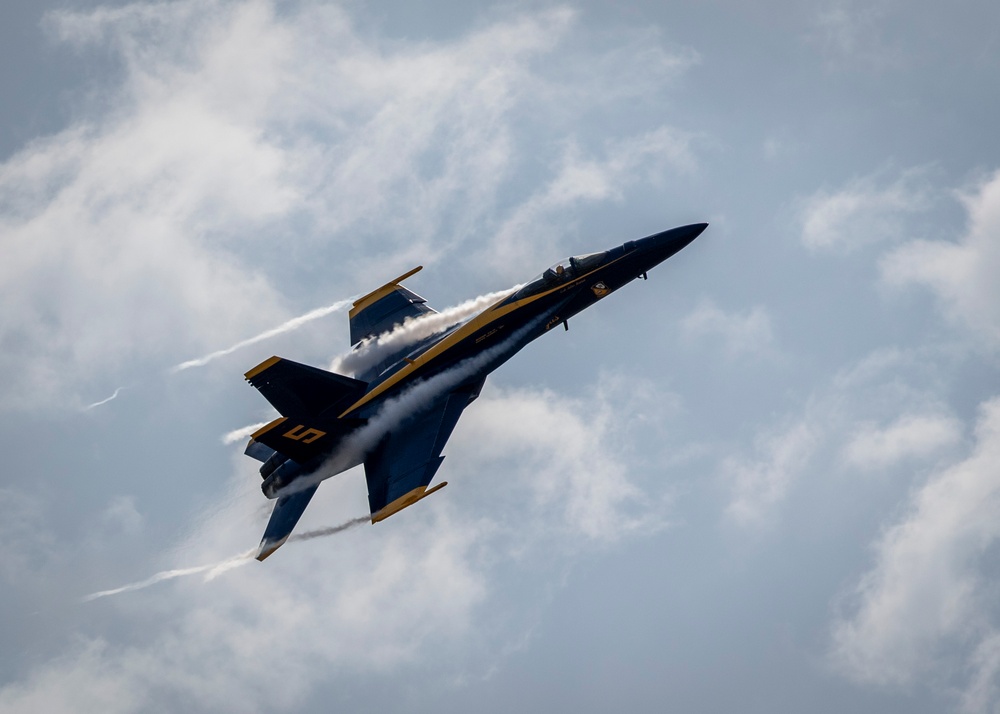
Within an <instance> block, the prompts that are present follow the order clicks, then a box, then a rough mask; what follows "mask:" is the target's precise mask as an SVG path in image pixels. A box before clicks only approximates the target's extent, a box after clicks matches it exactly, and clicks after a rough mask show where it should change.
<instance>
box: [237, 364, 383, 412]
mask: <svg viewBox="0 0 1000 714" xmlns="http://www.w3.org/2000/svg"><path fill="white" fill-rule="evenodd" d="M244 377H245V378H246V380H247V381H248V382H250V384H252V385H253V386H254V387H256V388H257V389H258V390H259V391H260V393H261V394H263V395H264V398H265V399H267V401H269V402H271V404H272V406H274V408H275V409H277V410H278V413H279V414H281V415H283V416H295V417H301V418H311V417H323V416H324V415H329V416H330V417H331V418H336V416H337V415H339V414H340V413H342V412H343V411H344V410H345V409H347V408H348V407H349V406H351V405H352V404H354V402H356V401H358V399H360V398H361V397H362V396H363V395H364V393H365V391H366V390H367V389H368V384H367V383H366V382H362V381H360V380H357V379H351V378H350V377H345V376H343V375H341V374H335V373H334V372H327V371H326V370H323V369H318V368H317V367H310V366H309V365H306V364H299V363H298V362H293V361H292V360H290V359H282V358H281V357H271V358H270V359H268V360H265V361H264V362H261V363H260V364H259V365H257V366H256V367H254V368H253V369H251V370H250V371H249V372H247V373H246V374H245V375H244Z"/></svg>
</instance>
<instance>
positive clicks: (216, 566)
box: [83, 549, 257, 602]
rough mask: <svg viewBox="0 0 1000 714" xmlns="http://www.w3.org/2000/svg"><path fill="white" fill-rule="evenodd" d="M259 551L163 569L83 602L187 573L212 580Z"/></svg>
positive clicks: (87, 597)
mask: <svg viewBox="0 0 1000 714" xmlns="http://www.w3.org/2000/svg"><path fill="white" fill-rule="evenodd" d="M256 552H257V550H256V549H254V550H250V551H247V552H246V553H243V554H241V555H237V556H236V557H233V558H227V559H226V560H222V561H219V562H218V563H210V564H208V565H198V566H195V567H193V568H177V569H174V570H163V571H160V572H159V573H156V575H152V576H150V577H148V578H146V579H145V580H139V581H137V582H134V583H129V584H128V585H122V586H121V587H120V588H112V589H111V590H101V591H99V592H96V593H91V594H90V595H87V596H86V597H85V598H83V602H90V601H91V600H97V599H98V598H102V597H108V596H109V595H118V594H120V593H127V592H132V591H134V590H142V589H143V588H148V587H149V586H150V585H156V584H157V583H160V582H163V581H164V580H173V579H174V578H181V577H184V576H185V575H197V574H198V573H206V572H207V575H206V576H205V580H206V581H208V580H211V579H213V578H214V577H216V576H217V575H218V574H219V573H223V572H225V571H227V570H231V569H232V568H236V567H239V566H240V565H243V564H244V563H248V562H250V559H251V558H253V556H254V554H255V553H256Z"/></svg>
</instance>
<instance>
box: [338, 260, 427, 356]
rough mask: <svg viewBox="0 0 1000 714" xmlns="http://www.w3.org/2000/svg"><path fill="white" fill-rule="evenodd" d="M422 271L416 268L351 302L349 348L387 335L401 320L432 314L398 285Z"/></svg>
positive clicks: (420, 266) (424, 303)
mask: <svg viewBox="0 0 1000 714" xmlns="http://www.w3.org/2000/svg"><path fill="white" fill-rule="evenodd" d="M421 269H423V266H422V265H418V266H417V267H416V268H414V269H413V270H411V271H410V272H408V273H404V274H403V275H400V276H399V277H398V278H396V279H395V280H391V281H389V282H388V283H386V284H385V285H383V286H382V287H380V288H379V289H378V290H374V291H372V292H370V293H368V294H367V295H365V296H364V297H363V298H360V299H358V300H356V301H355V302H354V306H353V307H352V308H351V312H350V314H349V317H350V321H351V344H352V345H356V344H357V343H359V342H361V340H363V339H365V338H366V337H374V336H375V335H381V334H382V333H383V332H388V331H389V330H391V329H392V328H393V327H395V326H396V325H402V324H403V320H405V319H406V318H408V317H420V316H421V315H426V314H428V313H432V312H434V310H432V309H431V308H429V307H427V304H426V301H425V300H424V299H423V298H422V297H420V296H419V295H417V294H416V293H414V292H411V291H410V290H407V289H406V288H404V287H403V286H402V285H400V283H401V282H403V281H404V280H406V279H407V278H408V277H410V276H411V275H413V274H415V273H417V272H418V271H419V270H421Z"/></svg>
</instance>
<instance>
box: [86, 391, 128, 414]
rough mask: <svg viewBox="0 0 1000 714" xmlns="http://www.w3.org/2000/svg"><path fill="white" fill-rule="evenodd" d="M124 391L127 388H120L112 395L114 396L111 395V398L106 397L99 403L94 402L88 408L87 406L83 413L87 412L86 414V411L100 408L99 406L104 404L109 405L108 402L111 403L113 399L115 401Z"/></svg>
mask: <svg viewBox="0 0 1000 714" xmlns="http://www.w3.org/2000/svg"><path fill="white" fill-rule="evenodd" d="M123 389H125V387H118V389H116V390H115V393H114V394H112V395H111V396H110V397H106V398H105V399H102V400H101V401H99V402H94V403H93V404H88V405H87V406H85V407H84V408H83V411H85V412H86V411H90V410H91V409H93V408H95V407H99V406H101V405H102V404H107V403H108V402H110V401H111V400H112V399H114V398H115V397H117V396H118V395H119V394H120V393H121V391H122V390H123Z"/></svg>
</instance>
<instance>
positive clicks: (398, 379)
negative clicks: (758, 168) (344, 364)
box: [244, 223, 708, 560]
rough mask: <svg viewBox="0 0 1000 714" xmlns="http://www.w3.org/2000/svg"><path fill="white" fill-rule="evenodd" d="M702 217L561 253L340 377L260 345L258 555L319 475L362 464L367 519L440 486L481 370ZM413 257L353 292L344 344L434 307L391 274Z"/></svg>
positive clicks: (654, 260) (270, 548) (655, 260)
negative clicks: (470, 309)
mask: <svg viewBox="0 0 1000 714" xmlns="http://www.w3.org/2000/svg"><path fill="white" fill-rule="evenodd" d="M707 225H708V224H707V223H696V224H693V225H689V226H682V227H680V228H674V229H672V230H669V231H664V232H663V233H657V234H656V235H652V236H649V237H648V238H642V239H641V240H635V241H629V242H628V243H625V244H624V245H621V246H618V247H616V248H611V249H610V250H606V251H604V252H601V253H589V254H587V255H578V256H575V257H572V258H568V259H567V260H564V261H562V262H559V263H557V264H555V265H553V266H552V267H551V268H549V269H548V270H546V271H545V272H544V273H542V274H541V275H540V276H538V277H537V278H535V279H534V280H532V281H530V282H528V283H526V284H525V285H523V286H522V287H520V288H519V289H517V290H516V291H513V292H512V293H511V294H510V295H507V296H505V297H503V298H502V299H500V300H498V301H497V302H496V303H495V304H493V305H491V306H490V307H487V308H486V309H485V310H483V311H482V312H481V313H479V314H478V315H475V316H474V317H472V318H470V319H467V320H465V321H463V322H460V323H459V324H457V325H452V326H451V327H448V328H447V329H445V330H444V331H442V332H439V333H437V334H434V335H432V336H430V337H426V338H423V339H419V340H417V341H416V342H410V343H409V344H406V345H404V346H402V347H398V348H396V349H392V350H389V352H390V353H388V354H385V355H381V359H380V361H379V362H378V364H375V365H373V366H371V367H369V368H367V369H365V370H364V371H363V372H361V373H359V374H357V375H356V378H351V377H345V376H343V375H340V374H335V373H333V372H328V371H325V370H322V369H317V368H316V367H310V366H308V365H304V364H299V363H297V362H292V361H291V360H287V359H282V358H280V357H271V358H270V359H268V360H265V361H264V362H262V363H260V364H259V365H257V366H256V367H254V368H253V369H251V370H250V371H249V372H247V373H246V375H244V376H245V377H246V379H247V381H248V382H250V384H252V385H253V386H254V387H256V388H257V389H258V390H260V393H261V394H263V395H264V398H265V399H267V400H268V401H269V402H270V403H271V404H272V405H273V406H274V408H275V409H277V410H278V413H280V414H281V417H279V418H278V419H275V420H274V421H272V422H271V423H270V424H268V425H267V426H265V427H263V428H262V429H260V430H258V431H257V432H256V433H255V434H254V435H253V436H252V438H251V439H250V443H249V444H248V445H247V448H246V454H247V455H248V456H252V457H253V458H255V459H257V460H258V461H261V462H263V464H262V465H261V467H260V475H261V477H262V478H263V479H264V481H263V484H262V485H261V489H262V490H263V492H264V495H266V496H267V497H268V498H271V499H277V501H276V503H275V505H274V510H273V512H272V513H271V520H270V521H269V522H268V524H267V528H266V529H265V531H264V537H263V539H262V540H261V543H260V548H259V550H258V552H257V559H258V560H264V558H266V557H267V556H269V555H270V554H271V553H273V552H274V551H275V550H277V549H278V548H279V547H281V545H282V544H283V543H284V542H285V541H286V540H287V539H288V537H289V535H290V534H291V532H292V529H293V528H294V527H295V524H296V523H297V522H298V520H299V518H300V517H301V516H302V513H303V511H305V508H306V506H307V505H309V501H310V499H312V496H313V494H314V493H315V492H316V489H317V488H318V487H319V484H320V482H321V481H322V480H323V479H325V478H329V477H330V476H333V475H335V474H337V473H340V472H341V471H344V470H346V469H349V468H352V467H354V466H357V465H358V464H362V463H363V464H364V465H365V478H366V479H367V481H368V504H369V507H370V509H371V521H372V523H377V522H378V521H381V520H384V519H385V518H388V517H389V516H391V515H392V514H394V513H397V512H398V511H401V510H402V509H404V508H406V507H407V506H411V505H413V504H414V503H416V502H417V501H419V500H420V499H422V498H424V497H426V496H429V495H430V494H432V493H434V491H437V490H438V489H440V488H442V487H443V486H445V485H446V484H447V482H442V483H439V484H438V485H436V486H434V487H433V488H430V489H428V488H427V487H428V485H430V482H431V480H432V479H433V478H434V475H435V473H437V470H438V468H439V467H440V466H441V462H442V461H443V460H444V457H443V456H442V455H441V451H442V450H443V449H444V445H445V443H446V442H447V441H448V437H449V436H451V432H452V430H453V429H454V428H455V425H456V424H457V423H458V419H459V417H460V416H461V415H462V411H463V410H464V409H465V408H466V407H467V406H468V405H469V404H470V403H471V402H472V401H473V400H474V399H475V398H476V397H477V396H479V392H480V390H481V389H482V387H483V384H484V383H485V381H486V377H487V375H489V373H490V372H492V371H493V370H495V369H496V368H497V367H499V366H500V365H501V364H503V363H504V362H506V361H507V360H508V359H510V358H511V357H513V356H514V355H515V354H516V353H517V352H518V351H519V350H520V349H521V348H522V347H524V346H525V345H527V344H528V343H529V342H531V341H532V340H534V339H535V338H537V337H539V336H541V335H542V334H544V333H545V332H548V331H549V330H551V329H552V328H554V327H558V326H559V325H563V326H564V327H566V329H568V323H567V320H568V319H569V318H571V317H573V316H574V315H576V314H577V313H578V312H580V311H582V310H584V309H586V308H588V307H590V306H591V305H593V304H594V303H595V302H597V301H598V300H600V299H601V298H603V297H605V296H606V295H609V294H611V293H613V292H614V291H615V290H617V289H618V288H620V287H622V286H623V285H625V284H626V283H629V282H631V281H632V280H635V279H636V278H637V277H642V278H645V277H646V272H647V271H648V270H650V269H651V268H653V267H654V266H656V265H658V264H659V263H661V262H663V261H664V260H666V259H667V258H669V257H670V256H672V255H673V254H674V253H676V252H677V251H679V250H681V249H682V248H684V247H685V246H686V245H688V244H689V243H690V242H691V241H693V240H694V239H695V238H697V237H698V236H699V235H700V234H701V232H702V231H704V230H705V228H706V227H707ZM418 270H420V268H419V267H418V268H415V269H414V270H411V271H410V272H408V273H406V274H405V275H401V276H399V277H398V278H396V279H395V280H393V281H391V282H389V283H386V284H385V285H383V286H382V287H380V288H379V289H378V290H375V291H374V292H371V293H369V294H368V295H365V296H364V297H362V298H361V299H359V300H357V301H356V302H355V303H354V307H353V308H352V309H351V311H350V323H351V344H353V345H355V347H356V348H360V347H361V345H362V343H363V341H365V340H368V339H370V338H373V337H376V336H378V335H381V334H383V333H386V332H389V331H390V330H392V329H393V328H394V327H396V326H398V325H401V324H403V322H404V320H406V319H407V318H420V317H423V316H426V315H429V314H433V313H434V310H432V309H431V308H430V307H428V306H427V305H426V303H425V301H424V299H423V298H421V297H420V296H419V295H417V294H415V293H413V292H411V291H410V290H408V289H406V288H405V287H403V286H402V285H401V283H402V281H403V280H405V279H406V278H409V277H410V276H412V275H413V274H414V273H416V272H417V271H418Z"/></svg>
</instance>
